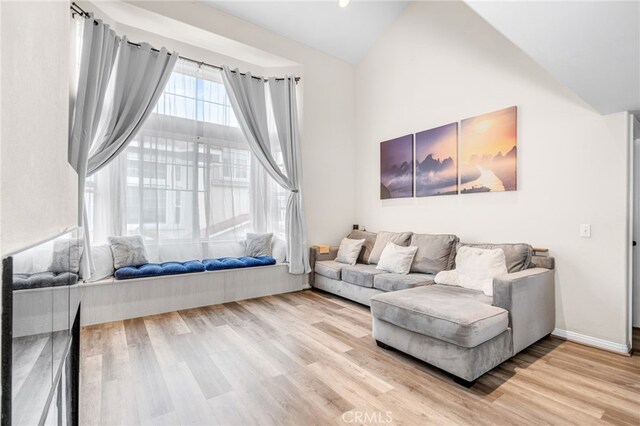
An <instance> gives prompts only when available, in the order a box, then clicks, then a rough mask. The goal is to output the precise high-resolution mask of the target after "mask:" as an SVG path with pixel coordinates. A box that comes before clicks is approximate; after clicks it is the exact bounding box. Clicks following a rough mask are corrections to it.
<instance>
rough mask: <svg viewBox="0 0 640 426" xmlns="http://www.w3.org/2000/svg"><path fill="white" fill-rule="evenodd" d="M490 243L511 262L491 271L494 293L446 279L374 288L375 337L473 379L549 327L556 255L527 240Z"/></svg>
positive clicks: (466, 382) (464, 380) (463, 381)
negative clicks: (540, 253) (538, 252)
mask: <svg viewBox="0 0 640 426" xmlns="http://www.w3.org/2000/svg"><path fill="white" fill-rule="evenodd" d="M478 246H479V245H478ZM480 247H484V246H480ZM491 247H493V248H495V247H502V248H504V251H505V255H506V260H507V270H508V273H507V274H504V275H501V276H498V277H496V278H494V279H493V297H491V296H487V295H485V294H484V293H483V292H482V291H478V290H470V289H467V288H463V287H458V286H451V285H442V284H433V285H429V286H422V287H416V288H412V289H406V290H400V291H395V292H388V293H384V294H378V295H375V296H373V297H372V298H371V300H370V306H371V315H372V321H373V329H372V334H373V337H374V339H375V340H376V342H377V343H378V345H379V346H381V347H383V348H389V347H391V348H394V349H397V350H400V351H401V352H404V353H407V354H409V355H411V356H413V357H415V358H418V359H420V360H422V361H425V362H427V363H429V364H431V365H434V366H436V367H438V368H440V369H442V370H445V371H447V372H449V373H451V374H453V375H454V376H455V378H456V381H457V382H458V383H461V384H463V385H465V386H470V385H472V384H473V383H474V381H475V380H476V379H477V378H478V377H480V376H481V375H483V374H484V373H486V372H487V371H489V370H491V369H493V368H494V367H496V366H497V365H499V364H501V363H502V362H504V361H506V360H507V359H509V358H511V357H512V356H514V355H515V354H517V353H518V352H520V351H521V350H523V349H525V348H526V347H528V346H529V345H531V344H533V343H535V342H536V341H538V340H539V339H541V338H542V337H544V336H546V335H548V334H550V333H551V332H552V331H553V329H554V326H555V289H554V271H553V268H554V260H553V258H552V257H537V256H533V257H532V256H531V254H532V249H531V247H530V246H528V245H524V244H520V245H492V246H491Z"/></svg>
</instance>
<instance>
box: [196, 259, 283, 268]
mask: <svg viewBox="0 0 640 426" xmlns="http://www.w3.org/2000/svg"><path fill="white" fill-rule="evenodd" d="M202 263H204V266H205V268H207V271H221V270H223V269H237V268H249V267H251V266H267V265H275V264H276V260H275V259H274V258H273V257H271V256H259V257H221V258H219V259H205V260H203V261H202Z"/></svg>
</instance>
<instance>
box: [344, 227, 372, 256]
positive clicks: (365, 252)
mask: <svg viewBox="0 0 640 426" xmlns="http://www.w3.org/2000/svg"><path fill="white" fill-rule="evenodd" d="M377 235H378V234H376V233H375V232H368V231H360V230H357V229H356V230H353V231H351V233H350V234H349V236H348V237H347V238H349V239H350V240H364V244H363V245H362V250H361V251H360V255H359V256H358V263H367V264H368V263H369V257H370V256H371V251H372V250H373V246H374V244H375V243H376V237H377Z"/></svg>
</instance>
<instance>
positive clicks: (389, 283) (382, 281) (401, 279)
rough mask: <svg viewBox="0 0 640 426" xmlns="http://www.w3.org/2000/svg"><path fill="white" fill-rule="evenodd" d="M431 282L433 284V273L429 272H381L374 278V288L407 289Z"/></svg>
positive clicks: (385, 289) (386, 289)
mask: <svg viewBox="0 0 640 426" xmlns="http://www.w3.org/2000/svg"><path fill="white" fill-rule="evenodd" d="M430 284H433V275H429V274H416V273H409V274H380V275H376V276H375V277H374V278H373V288H377V289H378V290H382V291H398V290H406V289H408V288H413V287H418V286H421V285H430Z"/></svg>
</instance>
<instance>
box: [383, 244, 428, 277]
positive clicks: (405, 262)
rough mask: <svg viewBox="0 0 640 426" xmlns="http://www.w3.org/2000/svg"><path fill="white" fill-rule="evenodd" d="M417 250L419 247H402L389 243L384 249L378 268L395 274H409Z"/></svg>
mask: <svg viewBox="0 0 640 426" xmlns="http://www.w3.org/2000/svg"><path fill="white" fill-rule="evenodd" d="M417 251H418V247H402V246H399V245H397V244H394V243H387V245H386V246H385V247H384V250H382V254H381V255H380V260H379V261H378V266H376V269H379V270H381V271H387V272H391V273H394V274H408V273H409V270H411V263H413V258H414V257H415V255H416V252H417Z"/></svg>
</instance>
